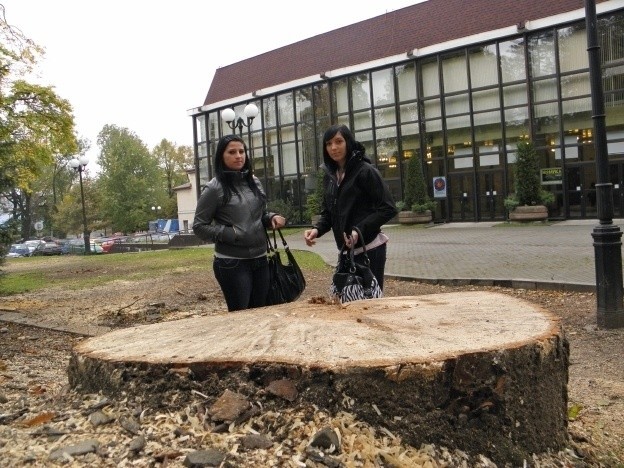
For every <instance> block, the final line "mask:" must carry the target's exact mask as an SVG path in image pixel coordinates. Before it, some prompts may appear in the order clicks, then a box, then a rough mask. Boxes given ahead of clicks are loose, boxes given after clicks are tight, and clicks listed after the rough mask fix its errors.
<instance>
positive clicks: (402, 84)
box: [395, 62, 418, 102]
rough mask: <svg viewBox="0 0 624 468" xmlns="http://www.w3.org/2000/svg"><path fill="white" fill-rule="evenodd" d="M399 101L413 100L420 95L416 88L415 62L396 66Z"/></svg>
mask: <svg viewBox="0 0 624 468" xmlns="http://www.w3.org/2000/svg"><path fill="white" fill-rule="evenodd" d="M395 73H396V79H397V86H398V90H399V102H404V101H411V100H414V99H416V98H417V97H418V92H417V88H416V66H415V65H414V62H410V63H406V64H404V65H399V66H397V67H396V68H395Z"/></svg>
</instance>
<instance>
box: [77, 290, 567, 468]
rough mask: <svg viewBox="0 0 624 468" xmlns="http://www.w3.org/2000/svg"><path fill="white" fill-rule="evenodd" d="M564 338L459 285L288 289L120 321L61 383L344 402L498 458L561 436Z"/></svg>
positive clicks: (517, 307)
mask: <svg viewBox="0 0 624 468" xmlns="http://www.w3.org/2000/svg"><path fill="white" fill-rule="evenodd" d="M568 357H569V347H568V342H567V340H566V338H565V335H564V332H563V330H562V327H561V324H560V321H559V320H558V319H557V318H555V317H554V316H552V315H550V314H549V313H547V312H546V311H544V310H542V309H540V308H539V307H537V306H536V305H532V304H530V303H528V302H525V301H522V300H519V299H515V298H513V297H511V296H507V295H502V294H497V293H487V292H467V293H448V294H435V295H425V296H417V297H389V298H383V299H375V300H370V301H358V302H352V303H350V304H346V305H345V306H339V305H333V304H310V303H304V302H296V303H292V304H285V305H281V306H273V307H266V308H262V309H254V310H248V311H243V312H237V313H224V314H221V315H217V316H210V317H201V318H192V319H184V320H178V321H173V322H163V323H157V324H153V325H144V326H138V327H133V328H126V329H120V330H117V331H113V332H110V333H107V334H105V335H101V336H98V337H95V338H90V339H87V340H85V341H83V342H82V343H80V344H79V345H77V346H76V347H75V349H74V351H73V354H72V358H71V361H70V365H69V380H70V384H71V385H72V386H74V387H78V388H80V389H82V390H84V391H102V392H104V393H108V394H116V393H117V392H119V391H122V390H123V391H126V392H129V393H137V392H140V393H142V394H151V395H158V393H159V392H162V391H165V390H172V389H177V390H179V391H180V393H184V391H185V390H187V389H189V388H197V389H198V391H201V392H202V393H204V394H207V395H209V396H210V397H214V398H215V399H216V398H217V397H218V396H219V395H220V394H221V393H222V392H223V391H224V390H225V389H230V390H233V391H237V392H240V393H243V394H245V395H247V396H250V397H254V398H255V397H257V398H260V396H257V395H256V392H257V393H258V395H265V394H266V392H265V390H264V389H265V387H266V385H268V383H269V382H271V381H274V380H277V379H284V378H288V379H291V380H292V381H293V382H294V383H295V384H296V387H297V389H298V391H299V395H298V397H297V398H298V399H299V400H300V401H308V402H311V403H315V404H317V405H319V406H320V407H323V408H327V409H328V410H330V411H332V410H333V411H337V410H347V411H350V412H353V413H355V414H357V415H358V417H360V418H361V419H363V420H365V421H367V422H369V423H372V424H375V425H379V426H383V427H385V428H387V429H389V430H390V431H391V432H393V433H395V434H397V435H399V436H401V437H403V440H404V441H405V442H407V443H410V444H412V445H414V446H416V447H419V446H420V445H421V444H422V443H436V444H439V445H443V446H446V447H449V448H459V449H462V450H465V451H468V452H470V453H485V454H488V455H489V456H490V457H492V458H493V459H494V460H498V461H515V462H520V461H521V460H522V459H523V458H526V457H528V456H529V454H530V453H540V452H544V451H546V450H548V449H555V450H556V449H560V448H561V447H562V446H563V445H564V444H565V442H566V441H567V380H568Z"/></svg>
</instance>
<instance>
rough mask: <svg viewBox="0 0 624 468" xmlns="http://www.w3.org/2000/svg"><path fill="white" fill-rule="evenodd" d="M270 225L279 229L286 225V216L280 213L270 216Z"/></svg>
mask: <svg viewBox="0 0 624 468" xmlns="http://www.w3.org/2000/svg"><path fill="white" fill-rule="evenodd" d="M271 226H272V227H273V229H279V228H283V227H284V226H286V218H284V217H283V216H281V215H275V216H273V217H272V218H271Z"/></svg>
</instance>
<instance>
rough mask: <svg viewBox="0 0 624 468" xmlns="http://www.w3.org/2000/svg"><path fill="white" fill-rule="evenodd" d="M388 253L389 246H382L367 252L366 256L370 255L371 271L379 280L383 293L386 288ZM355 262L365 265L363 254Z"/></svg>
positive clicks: (356, 257) (357, 256)
mask: <svg viewBox="0 0 624 468" xmlns="http://www.w3.org/2000/svg"><path fill="white" fill-rule="evenodd" d="M386 251H387V244H381V245H380V246H379V247H375V248H374V249H371V250H367V251H366V255H368V259H369V260H370V269H371V271H372V272H373V275H375V278H377V282H378V283H379V287H380V288H381V290H382V291H383V287H384V271H385V269H386ZM355 261H356V262H357V263H362V264H363V263H364V256H363V254H359V255H356V256H355Z"/></svg>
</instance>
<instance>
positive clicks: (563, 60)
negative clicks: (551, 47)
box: [557, 23, 589, 73]
mask: <svg viewBox="0 0 624 468" xmlns="http://www.w3.org/2000/svg"><path fill="white" fill-rule="evenodd" d="M557 35H558V37H559V41H558V42H559V71H560V72H561V73H565V72H569V71H575V70H582V69H587V68H589V55H588V53H587V35H586V34H585V25H584V24H582V23H578V24H576V25H574V26H570V27H567V28H562V29H559V30H558V31H557ZM581 51H582V52H581Z"/></svg>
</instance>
